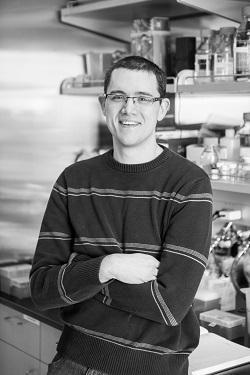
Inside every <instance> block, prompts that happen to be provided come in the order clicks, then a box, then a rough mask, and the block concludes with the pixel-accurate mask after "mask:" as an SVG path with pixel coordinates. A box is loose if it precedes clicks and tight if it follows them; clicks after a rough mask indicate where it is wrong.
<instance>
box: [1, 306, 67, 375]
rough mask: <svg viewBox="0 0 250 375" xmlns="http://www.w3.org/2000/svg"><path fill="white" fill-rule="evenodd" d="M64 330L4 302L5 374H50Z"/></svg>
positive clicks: (2, 320) (2, 349)
mask: <svg viewBox="0 0 250 375" xmlns="http://www.w3.org/2000/svg"><path fill="white" fill-rule="evenodd" d="M60 334H61V331H60V330H58V329H56V328H53V327H51V326H48V325H47V324H44V323H41V322H40V321H38V320H37V319H34V318H31V317H30V316H28V315H25V314H22V313H21V312H19V311H17V310H14V309H12V308H9V307H7V306H5V305H2V304H0V363H1V374H2V375H46V374H47V366H48V363H50V362H51V360H52V359H53V357H54V356H55V353H56V345H57V342H58V340H59V337H60Z"/></svg>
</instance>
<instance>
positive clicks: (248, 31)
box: [234, 5, 250, 80]
mask: <svg viewBox="0 0 250 375" xmlns="http://www.w3.org/2000/svg"><path fill="white" fill-rule="evenodd" d="M234 74H235V75H240V76H236V79H238V80H240V79H246V78H247V75H249V74H250V6H249V5H248V6H246V7H244V8H242V22H241V24H240V26H239V28H238V29H237V32H236V35H235V38H234Z"/></svg>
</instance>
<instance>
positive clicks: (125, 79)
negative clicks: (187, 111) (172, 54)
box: [100, 68, 169, 147]
mask: <svg viewBox="0 0 250 375" xmlns="http://www.w3.org/2000/svg"><path fill="white" fill-rule="evenodd" d="M107 94H123V95H127V96H146V97H159V96H160V94H159V91H158V85H157V80H156V77H155V75H154V74H153V73H149V72H147V71H135V70H129V69H125V68H119V69H115V70H114V71H113V72H112V75H111V80H110V83H109V86H108V89H107ZM100 102H101V105H102V110H103V113H104V115H105V117H106V122H107V126H108V128H109V130H110V132H111V134H112V136H113V141H114V144H116V146H123V147H124V146H128V147H131V146H138V145H141V144H143V143H146V142H147V141H149V142H150V141H155V127H156V123H157V121H160V120H162V119H163V117H164V116H165V114H166V112H167V109H168V105H169V102H168V100H166V101H163V102H162V103H160V102H159V101H156V102H153V103H148V104H139V103H137V102H136V101H133V99H128V101H127V103H119V102H113V101H112V100H110V98H109V97H108V98H107V99H106V100H103V101H101V100H100Z"/></svg>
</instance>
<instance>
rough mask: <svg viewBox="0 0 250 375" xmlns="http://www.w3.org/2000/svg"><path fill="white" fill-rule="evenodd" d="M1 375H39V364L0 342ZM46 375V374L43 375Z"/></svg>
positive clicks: (14, 348)
mask: <svg viewBox="0 0 250 375" xmlns="http://www.w3.org/2000/svg"><path fill="white" fill-rule="evenodd" d="M0 363H1V374H2V375H39V374H40V362H39V360H38V359H35V358H32V357H31V356H30V355H28V354H26V353H24V352H22V351H21V350H19V349H17V348H16V347H14V346H12V345H9V344H8V343H6V342H4V341H2V340H0ZM44 375H46V373H44Z"/></svg>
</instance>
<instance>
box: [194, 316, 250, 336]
mask: <svg viewBox="0 0 250 375" xmlns="http://www.w3.org/2000/svg"><path fill="white" fill-rule="evenodd" d="M200 322H201V325H202V327H204V328H207V329H208V330H209V331H210V332H213V333H216V334H218V335H220V336H223V337H225V338H226V339H228V340H233V339H236V338H238V337H242V336H244V333H245V324H246V318H245V317H244V316H241V315H237V314H232V313H229V312H225V311H221V310H218V309H213V310H210V311H205V312H202V313H201V314H200Z"/></svg>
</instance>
